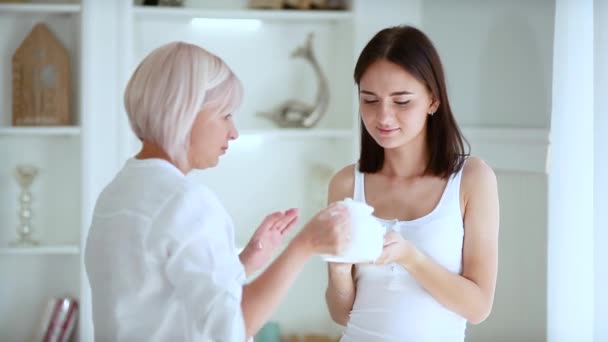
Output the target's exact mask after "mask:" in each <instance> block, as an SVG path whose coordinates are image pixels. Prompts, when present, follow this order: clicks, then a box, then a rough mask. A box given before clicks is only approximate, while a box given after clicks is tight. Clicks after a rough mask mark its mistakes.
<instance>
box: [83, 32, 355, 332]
mask: <svg viewBox="0 0 608 342" xmlns="http://www.w3.org/2000/svg"><path fill="white" fill-rule="evenodd" d="M242 92H243V91H242V86H241V83H240V82H239V80H238V79H237V77H236V76H235V75H234V73H233V72H232V71H231V70H230V68H229V67H228V66H227V65H226V64H225V63H224V62H223V61H222V60H221V59H220V58H218V57H217V56H215V55H213V54H211V53H209V52H208V51H206V50H204V49H202V48H200V47H198V46H195V45H191V44H187V43H182V42H176V43H170V44H167V45H164V46H162V47H160V48H158V49H156V50H154V51H152V52H151V53H150V54H149V55H148V56H147V57H146V58H145V59H144V60H143V61H142V62H141V64H140V65H139V66H138V67H137V69H136V70H135V72H134V74H133V75H132V77H131V79H130V81H129V83H128V85H127V89H126V93H125V107H126V111H127V113H128V116H129V120H130V123H131V127H132V129H133V132H134V133H135V134H136V135H137V137H138V138H139V139H140V140H141V141H142V149H141V151H139V153H137V155H135V156H134V157H133V158H131V159H129V160H127V161H126V163H125V165H124V167H123V168H122V170H121V171H120V172H119V173H118V174H117V175H116V177H115V178H114V179H113V180H112V181H111V182H110V184H109V185H108V186H107V187H106V188H105V189H104V190H103V192H102V193H101V194H100V196H99V199H98V201H97V204H96V207H95V210H94V213H93V219H92V224H91V228H90V230H89V234H88V239H87V244H86V251H85V265H86V271H87V275H88V277H89V280H90V283H91V290H92V305H93V323H94V328H95V338H96V340H98V341H244V340H245V339H246V338H247V337H249V336H253V335H254V334H255V333H256V331H257V330H258V329H259V328H260V327H261V326H262V325H263V324H264V323H265V321H266V320H267V319H268V318H269V317H270V315H271V313H272V312H273V311H274V310H275V308H276V307H277V306H278V304H279V302H280V300H281V299H282V298H283V297H284V296H285V294H286V292H287V290H288V288H289V287H290V286H291V284H292V283H293V282H294V280H295V278H296V276H297V275H298V273H299V272H300V270H301V269H302V267H303V265H304V264H305V262H306V261H307V260H308V259H309V258H310V257H311V256H313V255H314V254H320V253H330V254H334V253H339V252H340V250H342V248H343V244H345V243H347V242H348V231H349V229H350V228H349V217H348V214H347V213H346V210H345V209H344V208H342V207H341V206H330V207H328V208H327V209H325V210H323V211H321V212H320V213H318V214H317V215H316V216H315V217H314V218H312V219H311V220H310V221H309V222H308V223H307V224H306V225H304V227H303V228H302V230H301V231H300V232H299V233H298V234H297V235H296V236H295V237H294V238H293V239H292V240H291V241H290V243H289V244H288V246H287V247H286V248H285V250H284V252H283V253H282V254H281V255H279V256H278V257H277V258H276V260H275V261H274V262H273V263H272V264H271V265H270V266H269V267H268V268H267V269H266V270H265V271H264V272H263V273H262V274H261V275H260V276H259V277H257V278H256V279H255V280H254V281H252V282H250V283H248V284H246V283H245V280H246V277H247V275H249V274H251V273H252V272H255V271H256V270H258V269H260V268H261V267H263V266H264V265H265V264H266V263H267V262H268V261H269V259H270V258H271V256H272V254H273V252H275V251H276V249H277V247H278V246H279V245H280V244H281V241H282V240H283V237H284V236H285V234H286V233H287V232H289V231H290V229H292V228H293V227H294V225H295V224H296V221H297V216H298V212H297V210H296V209H290V210H287V211H285V212H276V213H273V214H271V215H269V216H267V217H266V218H265V219H264V220H263V222H262V223H261V225H260V226H259V228H258V229H257V230H256V232H255V234H254V235H253V237H252V239H251V241H250V242H249V244H247V246H246V247H245V249H244V250H243V252H242V253H241V254H240V255H238V256H237V254H236V251H235V246H234V228H233V224H232V220H231V218H230V216H229V215H228V213H227V212H226V210H225V209H224V207H223V206H222V204H221V203H220V201H219V200H218V198H217V197H216V196H215V195H214V194H213V193H212V192H211V191H210V190H209V189H208V188H206V187H205V186H203V185H200V184H196V183H193V182H192V181H191V180H189V179H188V178H187V177H186V174H188V172H190V171H191V170H194V169H206V168H210V167H214V166H215V165H217V164H218V161H219V158H220V156H221V155H222V154H224V153H226V151H227V149H228V145H229V142H230V141H231V140H234V139H236V138H237V137H238V132H237V130H236V128H235V126H234V123H233V121H232V114H231V113H232V112H233V111H234V110H235V109H237V107H238V106H239V104H240V102H241V97H242Z"/></svg>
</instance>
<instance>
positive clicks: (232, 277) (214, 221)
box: [150, 191, 246, 342]
mask: <svg viewBox="0 0 608 342" xmlns="http://www.w3.org/2000/svg"><path fill="white" fill-rule="evenodd" d="M201 195H203V196H201ZM204 195H205V193H202V194H201V193H200V192H197V191H186V192H184V193H180V194H178V195H177V196H175V198H173V199H171V200H169V202H168V203H167V205H165V206H164V208H163V210H162V212H161V213H160V214H159V216H158V218H157V220H155V226H156V227H155V228H153V229H152V232H154V234H152V235H151V240H156V241H157V242H159V243H160V246H161V248H160V250H161V251H163V253H166V255H165V258H163V259H165V260H166V263H165V265H164V270H165V274H166V277H167V279H168V281H169V282H170V283H171V284H172V285H173V286H174V288H175V292H174V296H175V299H176V300H177V301H179V303H180V306H181V307H182V308H183V312H184V314H185V318H186V321H187V322H188V326H187V327H185V329H186V330H187V334H186V335H187V336H188V341H236V342H243V341H245V337H246V336H245V334H246V333H245V325H244V321H243V313H242V309H241V296H242V286H243V283H244V281H245V274H244V269H243V267H242V265H241V263H240V261H239V259H238V257H237V255H236V254H235V253H234V250H233V249H232V248H231V244H232V243H231V242H230V241H228V236H229V234H226V229H232V226H231V222H230V221H229V218H228V216H227V213H226V212H225V210H224V209H223V207H222V206H221V205H220V204H219V202H218V201H217V200H216V199H215V198H214V197H209V196H204ZM155 237H156V238H155ZM150 242H151V241H150ZM157 246H159V245H158V244H157ZM157 250H158V249H157Z"/></svg>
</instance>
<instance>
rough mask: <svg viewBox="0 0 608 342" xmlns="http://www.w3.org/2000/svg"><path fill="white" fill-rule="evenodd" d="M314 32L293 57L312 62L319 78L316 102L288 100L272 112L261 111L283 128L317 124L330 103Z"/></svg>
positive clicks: (307, 126)
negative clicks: (316, 51)
mask: <svg viewBox="0 0 608 342" xmlns="http://www.w3.org/2000/svg"><path fill="white" fill-rule="evenodd" d="M312 40H313V34H312V33H310V34H309V35H308V38H307V40H306V42H305V43H304V45H301V46H299V47H297V48H296V49H295V50H294V51H293V52H292V53H291V58H303V59H304V60H306V61H307V62H310V64H311V65H312V68H313V70H314V72H315V75H316V77H317V79H318V90H317V96H316V99H315V103H314V104H309V103H305V102H303V101H300V100H293V99H292V100H287V101H285V102H284V103H283V104H282V105H281V106H279V107H278V108H277V109H276V110H274V111H272V112H261V113H258V114H257V115H258V116H261V117H264V118H266V119H269V120H272V121H273V122H274V123H276V124H277V125H278V126H279V127H282V128H311V127H313V126H314V125H316V124H317V123H318V122H319V120H320V119H321V118H322V117H323V114H325V111H326V110H327V106H328V105H329V85H328V82H327V78H326V77H325V75H324V74H323V71H322V70H321V66H320V65H319V62H318V61H317V58H316V57H315V55H314V52H313V49H312Z"/></svg>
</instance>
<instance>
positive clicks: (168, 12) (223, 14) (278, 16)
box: [134, 6, 353, 21]
mask: <svg viewBox="0 0 608 342" xmlns="http://www.w3.org/2000/svg"><path fill="white" fill-rule="evenodd" d="M134 12H135V15H136V17H139V18H162V19H169V18H174V19H179V18H185V19H188V18H217V19H259V20H301V21H306V20H308V21H319V20H321V21H323V20H324V21H342V20H350V19H351V18H352V17H353V15H352V12H350V11H345V10H336V11H322V10H318V11H317V10H309V11H304V10H254V9H251V10H249V9H243V10H204V9H196V8H183V7H182V8H172V7H148V6H135V9H134Z"/></svg>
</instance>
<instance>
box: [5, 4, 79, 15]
mask: <svg viewBox="0 0 608 342" xmlns="http://www.w3.org/2000/svg"><path fill="white" fill-rule="evenodd" d="M79 12H80V5H79V4H62V3H15V4H11V3H6V4H0V13H2V14H9V13H10V14H32V13H37V14H78V13H79Z"/></svg>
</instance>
